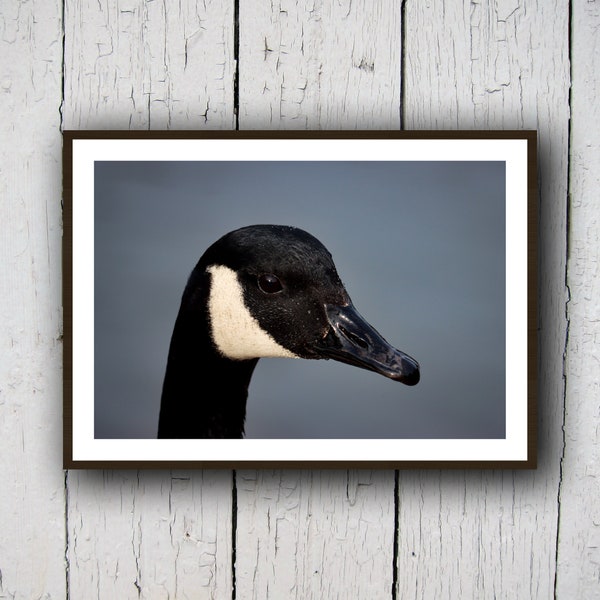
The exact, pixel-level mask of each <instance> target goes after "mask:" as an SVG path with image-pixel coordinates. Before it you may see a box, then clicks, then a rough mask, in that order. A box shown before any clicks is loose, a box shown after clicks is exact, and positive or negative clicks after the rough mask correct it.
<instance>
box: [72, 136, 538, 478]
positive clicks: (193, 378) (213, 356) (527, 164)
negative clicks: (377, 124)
mask: <svg viewBox="0 0 600 600" xmlns="http://www.w3.org/2000/svg"><path fill="white" fill-rule="evenodd" d="M536 140H537V134H536V132H535V131H457V132H449V131H444V132H436V131H420V132H416V131H412V132H405V131H386V132H376V131H368V132H367V131H359V132H351V131H347V132H346V131H336V132H264V131H248V132H239V131H236V132H206V133H205V132H202V133H200V132H188V131H175V132H173V131H162V132H124V131H66V132H64V245H63V280H64V284H63V291H64V342H65V346H64V467H65V468H163V467H164V468H179V467H192V468H262V467H269V468H284V467H285V468H288V467H289V468H313V467H314V468H386V469H389V468H436V469H440V468H511V469H514V468H530V469H531V468H535V466H536V386H537V381H536V372H537V333H536V332H537V279H536V277H537V276H536V269H537V204H538V197H537V185H536V183H537V182H536V179H537V167H536Z"/></svg>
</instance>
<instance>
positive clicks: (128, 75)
mask: <svg viewBox="0 0 600 600" xmlns="http://www.w3.org/2000/svg"><path fill="white" fill-rule="evenodd" d="M167 6H168V10H167ZM233 40H234V11H233V3H232V2H226V3H224V2H216V1H213V2H204V3H197V2H194V1H187V2H185V1H184V2H179V3H177V4H173V5H171V4H167V3H164V2H136V1H129V2H116V1H114V0H107V1H101V2H96V1H94V2H67V3H66V7H65V100H64V107H63V115H64V128H65V129H69V128H75V129H111V128H114V129H128V128H131V129H147V128H156V129H166V128H177V129H186V128H194V129H202V128H209V129H210V128H223V129H230V128H231V127H232V126H233V123H234V112H233V72H234V66H235V64H234V60H233ZM68 488H69V497H68V499H69V501H68V523H67V529H68V548H67V558H68V561H69V572H68V575H69V590H70V593H71V596H72V597H74V598H86V597H89V596H90V594H91V593H93V594H97V595H98V597H99V598H147V599H150V600H154V599H157V598H228V597H231V590H232V550H231V540H232V530H231V528H232V522H233V519H232V516H231V506H232V496H231V490H232V480H231V472H214V473H210V472H208V473H204V474H203V473H201V472H193V473H188V474H172V473H169V472H168V471H164V472H156V473H154V472H142V473H137V472H114V473H112V472H108V473H103V472H98V473H86V472H78V471H72V472H70V473H69V477H68Z"/></svg>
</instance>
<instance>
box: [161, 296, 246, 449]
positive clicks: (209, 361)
mask: <svg viewBox="0 0 600 600" xmlns="http://www.w3.org/2000/svg"><path fill="white" fill-rule="evenodd" d="M257 362H258V359H253V360H243V361H234V360H229V359H227V358H224V357H223V356H221V355H220V354H219V353H218V352H217V351H216V350H215V348H214V347H213V345H212V343H211V340H210V332H209V330H208V324H207V319H206V314H205V311H204V310H197V309H195V310H194V309H190V308H189V307H188V306H186V304H185V302H184V303H182V307H181V309H180V311H179V315H178V317H177V321H176V323H175V328H174V331H173V337H172V338H171V346H170V349H169V359H168V363H167V370H166V374H165V380H164V384H163V392H162V399H161V407H160V419H159V425H158V437H159V438H241V437H243V435H244V420H245V417H246V398H247V396H248V385H249V384H250V378H251V377H252V372H253V371H254V367H255V366H256V363H257Z"/></svg>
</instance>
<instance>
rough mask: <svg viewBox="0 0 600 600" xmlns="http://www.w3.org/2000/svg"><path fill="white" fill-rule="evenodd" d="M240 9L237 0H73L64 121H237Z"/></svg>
mask: <svg viewBox="0 0 600 600" xmlns="http://www.w3.org/2000/svg"><path fill="white" fill-rule="evenodd" d="M233 17H234V11H233V0H228V1H226V2H222V1H218V0H212V1H211V0H207V1H205V2H202V3H198V2H195V1H194V0H182V1H181V2H178V3H176V4H170V3H165V2H158V1H155V2H138V1H137V0H125V1H120V2H117V1H115V0H100V1H97V0H84V1H82V2H74V1H72V0H68V1H67V2H65V52H66V59H67V60H66V63H65V64H66V69H65V106H66V110H65V114H64V129H220V128H225V129H231V128H232V127H233V126H234V114H233V77H234V69H235V61H234V57H233V50H234V48H233V41H234V35H233V30H234V29H233V25H234V24H233Z"/></svg>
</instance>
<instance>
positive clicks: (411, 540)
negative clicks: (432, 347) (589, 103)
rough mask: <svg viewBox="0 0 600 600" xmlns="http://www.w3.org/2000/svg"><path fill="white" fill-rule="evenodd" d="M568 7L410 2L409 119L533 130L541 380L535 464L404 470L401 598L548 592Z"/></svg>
mask: <svg viewBox="0 0 600 600" xmlns="http://www.w3.org/2000/svg"><path fill="white" fill-rule="evenodd" d="M567 9H568V7H567V6H566V5H564V6H562V7H560V8H557V7H556V6H552V7H550V6H542V5H539V4H535V3H532V2H526V3H518V2H510V1H508V2H497V3H494V4H488V3H480V2H471V3H468V4H467V3H464V4H459V3H446V2H442V1H432V2H428V3H421V2H407V3H406V13H405V15H404V18H405V20H406V25H405V31H406V39H405V42H404V52H405V54H404V61H405V68H406V76H405V81H406V84H405V90H404V97H405V110H404V113H403V114H404V119H405V126H406V128H408V129H412V128H424V129H428V128H442V129H454V128H463V129H481V128H490V129H493V128H497V129H512V128H515V129H518V128H526V129H537V130H538V133H539V150H538V157H539V170H540V197H541V207H540V225H539V227H540V256H541V261H540V277H539V281H540V315H539V318H540V374H539V378H540V386H539V422H538V426H539V461H538V465H539V467H538V470H537V471H535V472H523V473H510V472H506V473H504V472H467V473H425V474H423V473H406V474H405V473H402V474H401V476H400V485H399V489H400V498H399V503H398V504H399V507H400V511H399V523H400V528H399V540H400V541H399V548H400V551H399V554H398V573H399V578H398V597H399V598H403V597H409V596H410V597H415V598H434V597H468V598H471V597H474V598H475V597H476V598H484V597H485V598H488V597H520V598H524V597H530V598H550V597H552V596H553V594H554V583H555V552H556V543H555V542H556V536H557V522H558V508H559V506H558V504H557V502H556V498H557V495H558V490H559V485H560V463H561V456H562V429H561V428H562V411H563V401H564V383H563V375H562V373H563V364H562V363H563V353H564V348H565V340H566V320H565V302H566V293H565V292H566V290H565V255H566V251H565V250H566V249H565V240H566V212H567V211H566V200H567V189H566V181H567V167H568V123H569V106H568V82H569V63H568V45H567V44H568V31H569V29H568V27H569V14H568V10H567ZM492 565H494V566H492Z"/></svg>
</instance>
